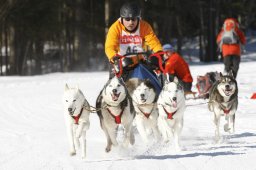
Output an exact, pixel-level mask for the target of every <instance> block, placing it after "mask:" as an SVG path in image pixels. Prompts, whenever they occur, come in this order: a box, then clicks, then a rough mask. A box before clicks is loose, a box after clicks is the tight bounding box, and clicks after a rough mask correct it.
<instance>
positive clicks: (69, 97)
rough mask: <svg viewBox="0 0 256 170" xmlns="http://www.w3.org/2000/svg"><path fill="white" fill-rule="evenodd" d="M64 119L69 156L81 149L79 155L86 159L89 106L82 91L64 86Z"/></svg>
mask: <svg viewBox="0 0 256 170" xmlns="http://www.w3.org/2000/svg"><path fill="white" fill-rule="evenodd" d="M63 105H64V117H65V121H66V126H67V135H68V141H69V151H70V155H75V154H76V152H77V149H78V148H79V147H81V155H82V158H83V159H84V158H85V157H86V131H87V130H88V129H89V127H90V121H89V114H90V111H89V110H90V105H89V103H88V102H87V100H86V99H85V97H84V95H83V93H82V91H81V90H80V89H79V88H78V87H76V88H69V87H68V85H67V84H66V86H65V91H64V95H63Z"/></svg>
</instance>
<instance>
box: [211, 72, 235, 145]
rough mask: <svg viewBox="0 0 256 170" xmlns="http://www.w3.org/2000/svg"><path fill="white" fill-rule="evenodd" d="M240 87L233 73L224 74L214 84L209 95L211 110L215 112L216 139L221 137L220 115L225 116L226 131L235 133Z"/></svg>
mask: <svg viewBox="0 0 256 170" xmlns="http://www.w3.org/2000/svg"><path fill="white" fill-rule="evenodd" d="M237 95H238V88H237V82H236V80H235V78H234V76H233V74H232V72H230V73H228V75H225V76H223V75H222V74H220V79H219V80H218V81H217V82H216V83H215V84H214V85H213V86H212V88H211V90H210V96H209V105H208V107H209V110H210V111H212V112H214V123H215V126H216V129H215V140H216V142H218V141H219V139H220V132H219V126H220V117H221V116H225V119H226V121H227V122H226V124H225V125H224V131H226V132H230V133H233V132H234V126H235V113H236V110H237V106H238V97H237Z"/></svg>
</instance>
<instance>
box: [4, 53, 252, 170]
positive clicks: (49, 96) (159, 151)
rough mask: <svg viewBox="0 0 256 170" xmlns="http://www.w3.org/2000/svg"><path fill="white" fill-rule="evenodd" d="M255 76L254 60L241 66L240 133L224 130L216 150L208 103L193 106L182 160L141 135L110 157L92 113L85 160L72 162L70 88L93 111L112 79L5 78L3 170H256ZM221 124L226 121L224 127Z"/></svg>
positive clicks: (98, 75)
mask: <svg viewBox="0 0 256 170" xmlns="http://www.w3.org/2000/svg"><path fill="white" fill-rule="evenodd" d="M251 57H252V56H251ZM255 57H256V56H255V55H254V56H253V58H255ZM190 68H191V72H192V75H193V77H194V80H195V81H196V76H197V75H204V74H205V73H206V72H209V71H222V70H223V64H222V63H211V64H207V65H202V64H199V65H192V66H191V67H190ZM255 72H256V62H255V61H250V62H248V60H243V62H242V63H241V64H240V70H239V73H238V77H237V80H238V85H239V107H238V111H237V115H236V125H235V126H236V132H235V134H232V135H229V134H227V133H224V131H223V128H221V134H222V135H223V138H222V141H221V143H220V144H215V143H214V139H213V136H214V126H213V113H211V112H209V111H208V109H207V105H206V104H203V103H206V102H207V101H206V100H203V99H199V100H188V101H187V103H186V104H187V105H188V106H187V108H186V112H185V115H184V116H185V120H184V129H183V132H182V136H181V145H182V151H181V152H180V153H175V152H174V149H173V146H172V145H171V144H161V143H155V144H154V143H152V144H150V145H145V144H143V143H142V142H141V139H140V136H139V135H138V134H136V136H135V137H136V142H135V145H134V146H132V147H131V148H129V149H128V150H122V149H120V148H118V147H116V148H113V150H112V151H111V152H110V153H105V152H104V150H105V146H106V139H105V135H104V134H103V131H102V130H101V128H100V125H99V119H98V117H97V115H96V114H95V113H91V115H90V121H91V127H90V129H89V131H88V133H87V158H86V160H84V161H83V160H81V158H80V154H78V155H76V156H73V157H71V156H70V155H69V151H68V141H67V135H66V131H65V125H64V116H63V108H62V95H63V92H64V85H65V83H68V84H69V85H70V86H75V85H76V84H78V85H79V87H80V88H81V90H82V91H83V92H84V94H85V96H86V98H87V100H88V101H89V103H90V104H91V105H92V106H95V99H96V97H97V95H98V93H99V91H100V90H101V88H102V86H103V84H104V83H105V82H106V80H107V78H108V73H107V72H93V73H55V74H49V75H43V76H30V77H15V76H13V77H0V101H1V102H0V147H1V149H0V169H3V170H14V169H21V170H23V169H24V170H37V169H68V170H70V169H79V170H80V169H88V170H93V169H100V170H104V169H108V170H120V169H122V170H123V169H130V170H142V169H147V170H156V169H159V170H160V169H161V170H167V169H175V170H180V169H189V170H199V169H205V170H206V169H207V170H213V169H216V170H220V169H222V170H223V169H225V170H228V169H232V170H236V169H237V170H241V169H243V170H245V169H246V170H253V169H254V170H255V169H256V163H255V158H256V126H255V121H256V100H252V99H250V97H251V95H252V94H253V93H254V92H256V74H255ZM195 81H194V84H195ZM193 88H194V87H193ZM194 90H195V89H194ZM223 122H224V120H223V119H222V125H223Z"/></svg>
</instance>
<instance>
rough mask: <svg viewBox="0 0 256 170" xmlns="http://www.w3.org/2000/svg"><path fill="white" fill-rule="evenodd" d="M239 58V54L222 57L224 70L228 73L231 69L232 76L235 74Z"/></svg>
mask: <svg viewBox="0 0 256 170" xmlns="http://www.w3.org/2000/svg"><path fill="white" fill-rule="evenodd" d="M240 60H241V59H240V56H237V55H230V56H226V57H224V58H223V62H224V65H225V71H226V72H227V73H228V72H229V71H230V70H232V72H233V75H234V78H236V76H237V72H238V69H239V64H240Z"/></svg>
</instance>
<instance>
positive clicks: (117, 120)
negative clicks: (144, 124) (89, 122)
mask: <svg viewBox="0 0 256 170" xmlns="http://www.w3.org/2000/svg"><path fill="white" fill-rule="evenodd" d="M107 110H108V112H109V114H110V115H111V116H112V117H113V118H114V119H115V122H116V124H121V117H122V115H123V113H124V108H123V110H121V113H120V114H119V115H117V116H115V115H114V114H113V113H112V112H111V110H110V109H109V108H107Z"/></svg>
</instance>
